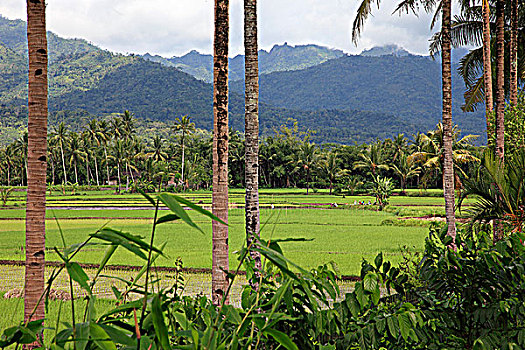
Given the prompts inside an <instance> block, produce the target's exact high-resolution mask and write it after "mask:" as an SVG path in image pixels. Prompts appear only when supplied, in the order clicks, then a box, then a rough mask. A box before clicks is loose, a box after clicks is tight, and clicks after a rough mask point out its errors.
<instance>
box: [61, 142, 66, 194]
mask: <svg viewBox="0 0 525 350" xmlns="http://www.w3.org/2000/svg"><path fill="white" fill-rule="evenodd" d="M60 153H61V154H62V168H63V170H64V185H65V184H67V172H66V161H65V159H64V147H63V146H62V141H60Z"/></svg>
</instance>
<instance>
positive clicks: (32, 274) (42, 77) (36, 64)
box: [24, 0, 47, 321]
mask: <svg viewBox="0 0 525 350" xmlns="http://www.w3.org/2000/svg"><path fill="white" fill-rule="evenodd" d="M26 4H27V46H28V55H29V71H28V72H29V88H28V112H29V113H28V115H29V117H28V135H29V136H28V162H27V169H28V171H27V174H28V178H27V208H26V269H25V288H24V305H25V311H24V319H25V320H26V321H29V317H31V315H32V314H33V312H34V315H33V317H34V319H43V318H44V304H43V303H38V302H39V299H40V297H41V296H42V294H43V293H44V268H45V232H46V221H45V217H46V170H47V160H46V152H47V36H46V4H45V1H44V0H28V1H27V2H26Z"/></svg>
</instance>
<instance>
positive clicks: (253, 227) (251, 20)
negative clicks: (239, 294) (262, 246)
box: [244, 0, 261, 290]
mask: <svg viewBox="0 0 525 350" xmlns="http://www.w3.org/2000/svg"><path fill="white" fill-rule="evenodd" d="M257 50H258V47H257V0H244V53H245V57H244V59H245V64H244V67H245V79H244V82H245V102H244V106H245V112H244V113H245V114H244V123H245V124H244V130H245V146H246V147H245V157H244V159H245V164H246V166H245V182H246V205H245V217H246V242H247V245H250V244H251V243H252V242H253V241H254V239H255V237H258V236H259V229H260V220H259V57H258V52H257ZM250 257H251V259H252V260H253V261H254V263H255V277H256V278H257V277H259V276H260V270H261V255H260V254H259V253H258V252H251V253H250ZM251 286H252V288H253V289H254V290H257V289H258V288H259V286H258V283H256V282H252V283H251Z"/></svg>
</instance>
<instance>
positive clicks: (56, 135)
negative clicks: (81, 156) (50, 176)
mask: <svg viewBox="0 0 525 350" xmlns="http://www.w3.org/2000/svg"><path fill="white" fill-rule="evenodd" d="M51 135H52V136H51V140H53V141H56V143H57V144H58V146H59V147H60V155H61V157H62V170H63V171H64V175H63V181H62V183H63V184H64V185H65V184H67V170H66V158H65V156H64V145H67V144H68V142H69V133H68V131H67V127H66V125H65V124H64V122H61V123H60V124H59V125H58V127H57V128H55V130H54V131H53V132H52V133H51Z"/></svg>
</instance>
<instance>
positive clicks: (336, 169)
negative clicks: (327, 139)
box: [320, 152, 344, 194]
mask: <svg viewBox="0 0 525 350" xmlns="http://www.w3.org/2000/svg"><path fill="white" fill-rule="evenodd" d="M320 167H321V170H322V172H323V174H324V175H325V176H326V178H327V179H328V182H329V183H330V187H329V189H330V194H332V189H333V187H334V181H335V179H336V177H338V176H340V175H343V174H344V173H341V166H340V164H339V158H338V154H337V153H336V152H328V155H327V156H326V157H325V158H324V159H322V160H321V162H320Z"/></svg>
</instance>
